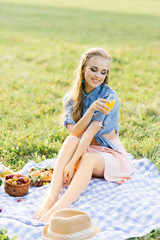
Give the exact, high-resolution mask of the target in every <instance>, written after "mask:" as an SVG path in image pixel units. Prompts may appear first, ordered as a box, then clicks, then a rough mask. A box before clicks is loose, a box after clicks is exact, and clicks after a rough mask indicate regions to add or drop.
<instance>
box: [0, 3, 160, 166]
mask: <svg viewBox="0 0 160 240" xmlns="http://www.w3.org/2000/svg"><path fill="white" fill-rule="evenodd" d="M159 9H160V1H158V0H135V1H131V0H121V1H119V0H114V1H111V0H99V1H95V0H92V1H91V0H85V1H84V0H81V1H73V0H68V1H62V0H59V1H58V0H54V1H51V0H47V1H45V2H44V1H42V0H35V1H31V0H21V1H20V0H12V1H9V0H5V1H4V0H0V123H1V124H0V161H1V162H2V163H3V164H4V165H6V166H8V167H10V168H12V169H13V170H19V169H21V168H22V167H23V166H24V165H25V164H26V163H27V162H28V161H30V160H31V159H34V160H35V161H37V162H40V161H42V160H44V159H46V158H53V157H55V156H57V153H58V151H59V149H60V147H61V144H62V142H63V141H64V139H65V138H66V136H67V132H66V130H65V129H64V128H63V125H62V122H63V121H62V99H63V96H64V94H65V93H66V92H67V90H68V89H69V88H70V86H71V84H72V81H73V72H74V70H75V69H76V67H77V64H78V61H79V58H80V56H81V55H82V53H83V52H84V51H85V50H87V49H88V48H90V47H94V46H100V47H102V48H105V49H107V50H108V51H109V53H110V55H111V56H112V66H111V74H110V82H109V85H110V86H111V87H112V88H114V89H115V90H116V91H117V92H118V95H119V100H120V119H119V120H120V137H121V140H122V142H123V144H124V145H125V147H126V149H127V151H128V152H130V153H131V154H133V156H134V157H135V158H137V159H139V158H142V157H147V158H149V159H150V160H151V161H152V162H153V163H155V164H156V165H157V167H158V168H159V169H160V147H159V146H160V137H159V132H160V125H159V119H160V118H159V116H160V110H159V109H160V102H159V95H160V91H159V89H160V84H159V76H160V68H159V52H160V47H159V41H160V14H159Z"/></svg>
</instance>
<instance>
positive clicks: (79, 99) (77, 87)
mask: <svg viewBox="0 0 160 240" xmlns="http://www.w3.org/2000/svg"><path fill="white" fill-rule="evenodd" d="M93 57H102V58H105V59H107V60H108V61H111V57H110V55H109V54H108V53H107V52H106V51H105V50H104V49H102V48H91V49H89V50H88V51H87V52H85V53H84V54H83V55H82V57H81V59H80V62H79V66H78V68H77V70H76V71H75V72H76V81H75V83H74V85H73V88H72V90H71V92H70V94H69V98H67V101H65V103H64V106H66V104H67V103H68V101H69V100H70V99H72V100H73V102H74V110H73V112H72V118H73V120H74V121H75V122H78V121H79V120H80V118H81V117H82V113H83V106H84V105H83V83H82V80H84V76H83V71H84V69H85V67H86V66H87V63H88V61H89V60H90V59H91V58H93ZM108 77H109V70H108V71H107V75H106V78H105V80H104V82H103V84H108Z"/></svg>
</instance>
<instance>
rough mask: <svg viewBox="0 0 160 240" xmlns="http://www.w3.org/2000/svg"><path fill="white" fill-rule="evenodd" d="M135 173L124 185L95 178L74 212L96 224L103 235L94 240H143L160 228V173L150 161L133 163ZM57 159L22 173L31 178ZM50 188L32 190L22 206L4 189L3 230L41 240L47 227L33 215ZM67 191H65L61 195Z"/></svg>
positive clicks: (0, 194)
mask: <svg viewBox="0 0 160 240" xmlns="http://www.w3.org/2000/svg"><path fill="white" fill-rule="evenodd" d="M132 161H133V164H134V168H135V172H134V174H133V177H132V179H131V180H130V181H127V182H126V183H124V184H122V185H117V184H115V183H112V182H106V181H105V180H102V179H97V178H94V179H92V180H91V181H90V184H89V186H88V187H87V189H86V190H85V191H84V192H83V193H82V194H81V195H80V197H79V198H78V199H77V201H75V202H74V203H73V204H72V205H70V208H75V209H79V210H82V211H85V212H87V213H88V214H89V216H90V218H91V220H92V223H93V224H94V225H96V226H98V227H99V228H100V230H101V232H100V233H99V234H98V235H96V236H94V237H93V238H92V239H93V240H124V239H127V238H130V237H138V236H143V235H145V234H147V233H148V232H150V231H151V230H153V229H155V228H160V173H159V171H158V170H157V168H156V167H155V165H153V164H152V163H151V162H150V161H149V160H148V159H141V160H134V159H132ZM54 163H55V159H52V160H45V161H43V162H42V163H39V164H36V163H35V162H33V161H30V162H29V163H28V164H26V165H25V167H24V168H23V169H22V170H21V173H23V174H27V173H28V172H29V170H30V168H32V167H35V166H40V167H44V166H48V165H49V166H51V165H54ZM48 187H49V185H45V186H43V187H40V188H35V187H31V188H30V190H29V193H28V194H27V195H26V196H24V197H22V199H23V201H22V202H19V203H18V202H17V198H15V197H11V196H9V195H7V194H6V193H5V192H4V189H3V186H1V187H0V208H1V209H2V212H1V213H0V228H1V227H4V228H6V229H7V230H8V234H9V236H10V237H13V236H14V235H17V236H18V239H21V240H40V239H42V238H41V232H42V229H43V227H44V224H43V223H39V222H38V221H37V220H35V219H33V218H32V216H33V213H34V211H35V209H36V208H37V207H38V206H39V204H40V203H41V202H42V201H43V198H44V195H45V194H46V192H47V189H48ZM65 191H66V188H63V189H62V191H61V194H63V193H64V192H65Z"/></svg>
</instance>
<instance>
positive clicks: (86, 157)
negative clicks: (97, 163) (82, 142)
mask: <svg viewBox="0 0 160 240" xmlns="http://www.w3.org/2000/svg"><path fill="white" fill-rule="evenodd" d="M80 163H81V164H83V165H85V166H86V165H90V166H93V159H92V155H91V154H90V153H88V152H86V153H84V154H83V155H82V157H81V159H80Z"/></svg>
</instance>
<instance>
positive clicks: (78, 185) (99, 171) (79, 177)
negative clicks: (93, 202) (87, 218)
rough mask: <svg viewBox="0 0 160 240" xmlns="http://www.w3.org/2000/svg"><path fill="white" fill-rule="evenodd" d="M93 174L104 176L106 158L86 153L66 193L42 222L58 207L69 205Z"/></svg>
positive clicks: (43, 217)
mask: <svg viewBox="0 0 160 240" xmlns="http://www.w3.org/2000/svg"><path fill="white" fill-rule="evenodd" d="M92 175H94V176H96V177H103V176H104V159H103V157H102V156H101V155H100V154H98V153H93V152H92V153H85V154H84V155H83V156H82V158H81V159H80V162H79V165H78V169H77V171H76V173H75V175H74V177H73V179H72V181H71V183H70V185H69V186H68V189H67V190H66V192H65V193H64V195H63V196H62V197H61V198H60V199H59V200H58V201H57V202H56V203H55V204H54V205H53V207H52V208H50V210H49V211H48V212H47V213H46V214H45V215H44V216H42V217H41V219H40V221H41V222H47V221H48V220H49V218H50V216H51V215H52V213H53V212H55V211H56V210H58V209H61V208H66V207H68V206H69V205H70V204H71V203H72V202H73V201H74V200H76V199H77V197H78V196H79V195H80V194H81V193H82V192H83V190H84V189H85V188H86V187H87V186H88V184H89V182H90V179H91V177H92Z"/></svg>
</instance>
